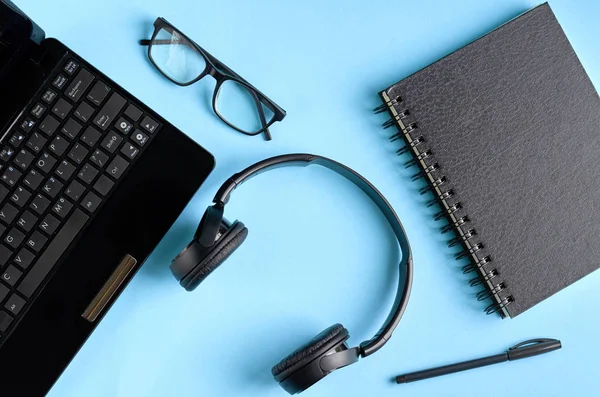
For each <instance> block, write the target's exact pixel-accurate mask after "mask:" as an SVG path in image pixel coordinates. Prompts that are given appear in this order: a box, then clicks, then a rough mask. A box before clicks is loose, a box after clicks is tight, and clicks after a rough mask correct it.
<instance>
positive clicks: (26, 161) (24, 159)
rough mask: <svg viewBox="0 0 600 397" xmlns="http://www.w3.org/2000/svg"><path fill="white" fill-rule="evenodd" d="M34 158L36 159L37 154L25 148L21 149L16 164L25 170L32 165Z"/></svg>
mask: <svg viewBox="0 0 600 397" xmlns="http://www.w3.org/2000/svg"><path fill="white" fill-rule="evenodd" d="M33 159H35V156H34V155H33V154H31V153H30V152H28V151H27V150H25V149H21V150H19V151H18V152H17V157H15V164H16V165H17V167H20V168H21V169H23V170H25V169H27V168H28V167H29V166H30V165H31V163H32V162H33Z"/></svg>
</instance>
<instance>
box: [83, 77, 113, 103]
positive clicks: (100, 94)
mask: <svg viewBox="0 0 600 397" xmlns="http://www.w3.org/2000/svg"><path fill="white" fill-rule="evenodd" d="M109 92H110V87H109V86H107V85H106V84H104V83H103V82H101V81H97V82H96V84H94V86H93V87H92V89H91V90H90V92H89V94H88V95H87V99H88V100H90V101H91V102H92V103H93V104H94V105H96V106H100V105H101V104H102V102H104V99H106V97H107V96H108V93H109Z"/></svg>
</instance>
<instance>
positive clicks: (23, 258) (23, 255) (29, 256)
mask: <svg viewBox="0 0 600 397" xmlns="http://www.w3.org/2000/svg"><path fill="white" fill-rule="evenodd" d="M34 258H35V255H34V254H33V253H32V252H31V251H29V250H28V249H27V248H21V251H19V253H18V254H17V255H16V256H15V257H14V259H13V261H14V262H15V263H16V264H17V266H19V267H21V268H22V269H27V268H28V267H29V265H31V262H33V259H34Z"/></svg>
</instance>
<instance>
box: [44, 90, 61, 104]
mask: <svg viewBox="0 0 600 397" xmlns="http://www.w3.org/2000/svg"><path fill="white" fill-rule="evenodd" d="M57 95H58V94H57V93H56V92H54V91H52V90H51V89H49V88H48V89H47V90H46V92H45V93H44V95H43V96H42V101H44V102H46V103H47V104H48V105H51V104H52V102H54V100H55V99H56V96H57Z"/></svg>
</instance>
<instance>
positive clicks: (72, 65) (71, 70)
mask: <svg viewBox="0 0 600 397" xmlns="http://www.w3.org/2000/svg"><path fill="white" fill-rule="evenodd" d="M77 69H79V63H78V62H77V61H75V60H73V59H71V60H69V61H68V62H67V63H66V64H65V67H64V68H63V70H64V71H65V73H67V74H68V75H70V76H72V75H74V74H75V72H76V71H77Z"/></svg>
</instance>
